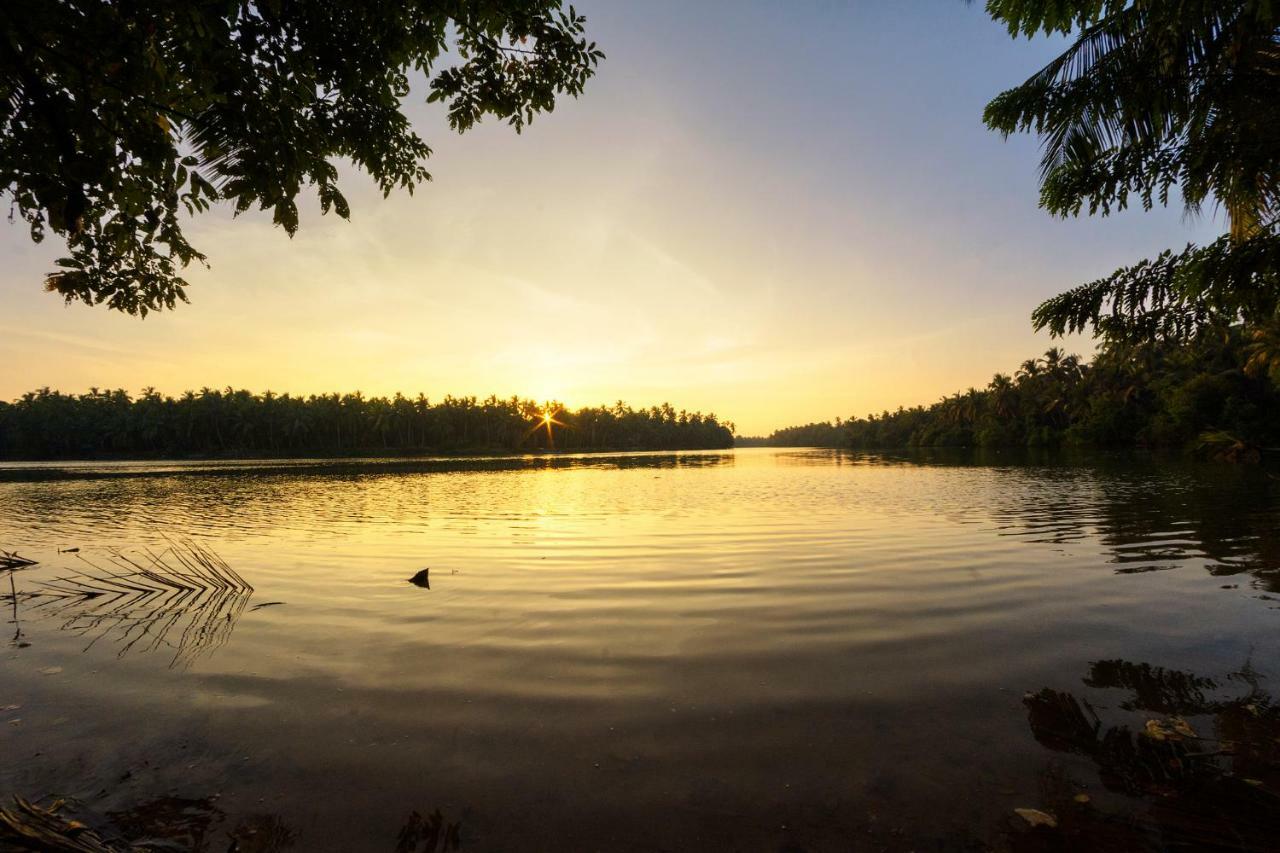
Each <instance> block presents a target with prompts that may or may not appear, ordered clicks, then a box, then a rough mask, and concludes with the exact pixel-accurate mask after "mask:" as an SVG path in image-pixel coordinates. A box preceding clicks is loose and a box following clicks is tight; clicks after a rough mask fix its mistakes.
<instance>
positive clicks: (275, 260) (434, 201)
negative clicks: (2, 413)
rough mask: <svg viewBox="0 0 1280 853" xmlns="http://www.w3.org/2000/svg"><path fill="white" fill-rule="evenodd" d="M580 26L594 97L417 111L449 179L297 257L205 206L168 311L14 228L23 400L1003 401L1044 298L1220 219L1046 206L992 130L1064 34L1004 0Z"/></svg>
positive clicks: (1, 345)
mask: <svg viewBox="0 0 1280 853" xmlns="http://www.w3.org/2000/svg"><path fill="white" fill-rule="evenodd" d="M577 6H578V8H579V9H580V10H581V11H583V12H584V13H585V14H586V15H587V17H588V30H589V32H590V34H591V36H592V37H593V38H594V39H596V40H597V41H598V42H599V43H600V45H601V47H602V48H603V49H604V50H605V52H606V53H607V55H608V58H607V59H606V60H605V61H604V63H603V64H602V65H601V68H600V72H599V74H598V76H597V77H596V78H595V79H594V80H593V81H592V82H591V83H590V84H589V85H588V88H587V92H586V94H585V95H584V96H583V97H582V98H581V99H580V100H578V101H565V102H563V103H562V104H561V106H560V107H559V108H558V109H557V110H556V112H555V113H553V114H551V115H548V116H541V117H539V118H538V119H537V121H535V123H534V125H533V127H532V128H530V129H529V130H527V131H526V132H525V134H524V135H523V136H517V135H515V134H514V133H513V132H511V131H510V130H509V129H507V128H506V127H504V126H501V125H498V124H491V125H488V126H485V127H482V128H480V129H478V130H476V131H473V132H471V133H469V134H467V135H465V136H461V137H459V136H457V135H455V134H453V133H452V132H450V131H449V130H448V128H447V127H446V126H445V124H444V121H443V117H442V111H441V110H439V109H438V108H436V107H434V106H432V107H428V106H426V105H425V104H423V103H422V96H421V94H418V95H415V97H414V99H413V104H412V105H411V107H410V110H411V113H412V115H413V116H414V118H415V120H416V122H417V124H418V126H419V128H420V129H421V132H422V134H423V136H424V137H425V138H426V140H427V141H428V143H430V144H431V145H432V147H433V148H434V149H435V154H434V156H433V157H432V160H431V162H430V164H429V165H430V168H431V170H432V172H433V174H434V176H435V180H434V182H432V183H431V184H429V185H426V186H424V187H422V188H420V190H419V191H418V193H417V194H416V195H414V196H413V197H410V196H408V195H407V194H400V195H394V196H392V197H391V198H390V199H387V200H382V199H381V197H380V194H379V193H378V192H377V190H376V188H374V187H373V186H372V184H371V183H370V182H369V181H367V180H366V179H364V178H362V177H360V176H356V175H352V176H350V177H349V178H348V179H347V181H346V183H345V190H346V193H347V196H348V198H349V200H350V201H351V203H352V208H353V216H352V220H351V221H350V222H344V221H342V220H340V219H338V218H337V217H334V216H329V217H321V216H319V213H318V208H317V205H316V204H315V203H314V201H311V202H309V204H308V210H309V211H310V212H309V214H308V215H307V216H305V217H304V222H303V226H302V230H301V231H300V233H299V234H298V236H297V237H296V238H294V239H293V240H290V239H288V238H287V237H286V236H285V234H284V233H283V232H282V231H280V230H279V229H276V228H274V227H273V226H272V225H271V223H270V219H269V217H263V216H260V215H254V216H245V217H241V218H240V219H238V220H232V218H231V217H230V215H229V213H228V212H226V211H220V212H218V213H216V214H214V215H210V216H206V217H203V218H202V219H201V220H199V221H198V223H193V224H192V225H191V226H190V228H189V229H188V236H189V237H190V238H191V240H192V242H193V243H194V244H195V245H196V246H197V247H198V248H200V249H201V250H203V251H204V252H205V253H206V254H207V255H208V256H209V260H210V264H211V267H210V269H208V270H205V269H202V268H201V269H194V268H193V269H191V270H190V271H189V275H188V278H189V280H190V281H191V283H192V287H191V289H190V296H191V304H190V305H184V306H181V307H179V309H178V310H176V311H174V312H172V313H168V314H161V315H152V316H150V317H148V318H147V319H146V320H139V319H136V318H133V317H129V316H125V315H120V314H117V313H114V312H108V311H107V310H106V309H105V308H101V307H99V308H88V307H85V306H83V305H79V304H77V305H73V306H71V307H66V306H64V305H63V304H62V302H61V301H60V300H59V299H58V298H57V297H54V296H51V295H48V294H45V293H43V292H42V290H41V281H42V276H43V273H45V272H46V271H48V270H49V269H51V266H52V260H53V259H54V258H55V257H57V256H58V254H59V253H60V252H59V250H60V248H61V246H60V245H59V244H58V242H57V241H56V240H50V241H48V242H47V243H46V244H45V245H43V246H33V245H31V244H30V242H29V239H28V236H27V233H26V230H25V229H24V228H23V227H22V226H21V225H10V226H9V227H8V228H5V229H2V230H0V240H2V241H3V242H2V243H0V257H2V258H3V261H4V263H3V268H2V270H0V279H2V280H0V364H2V365H3V367H0V397H3V398H5V399H11V398H14V397H16V396H18V395H20V394H21V393H23V392H24V391H28V390H31V389H33V388H37V387H40V386H45V385H48V386H52V387H55V388H58V389H61V390H64V391H73V392H80V391H84V390H86V389H87V388H89V387H90V386H99V387H123V388H126V389H128V390H129V391H131V392H136V391H138V390H139V389H141V388H142V387H144V386H148V385H150V386H154V387H156V388H158V389H159V390H161V391H163V392H166V393H175V394H176V393H180V392H181V391H183V390H184V389H187V388H199V387H201V386H205V385H209V386H216V387H222V386H227V385H233V386H236V387H246V388H249V389H251V390H254V391H262V390H265V389H268V388H269V389H271V390H274V391H277V392H286V391H288V392H292V393H302V394H306V393H313V392H322V391H335V390H336V391H349V390H355V389H360V390H362V391H364V392H365V393H366V394H384V393H385V394H389V393H393V392H395V391H397V390H401V391H404V392H406V393H409V394H416V393H417V392H419V391H421V392H423V393H426V394H427V395H428V396H430V397H432V398H438V397H442V396H444V395H445V394H448V393H452V394H454V395H472V394H474V395H477V396H481V397H484V396H487V395H488V394H490V393H496V394H498V395H499V396H503V397H506V396H510V395H512V394H519V395H521V396H530V397H536V398H538V399H546V398H557V399H560V400H562V401H564V402H565V403H567V404H569V405H570V406H578V405H587V404H595V403H601V402H612V401H614V400H617V399H623V400H626V401H627V402H630V403H632V404H635V405H649V404H652V403H659V402H662V401H664V400H669V401H670V402H671V403H672V404H673V405H675V406H676V407H677V408H687V409H690V410H692V409H701V410H703V411H714V412H716V413H717V414H718V415H720V416H722V417H724V418H727V419H730V420H733V421H735V422H736V424H737V426H738V430H739V432H742V433H749V434H754V433H765V432H768V431H770V430H772V429H775V428H777V427H782V426H786V425H788V424H793V423H802V422H806V421H812V420H825V419H829V418H832V417H834V416H836V415H840V416H846V417H847V416H850V415H864V414H866V413H868V412H870V411H873V410H880V409H882V408H886V407H896V406H897V405H899V404H906V405H911V404H915V403H924V402H929V401H932V400H934V399H936V398H937V397H939V396H940V395H942V394H944V393H949V392H951V391H954V390H959V389H963V388H966V387H968V386H970V385H978V386H981V385H984V384H985V383H986V382H987V381H988V380H989V379H990V377H991V374H992V373H994V372H995V371H998V370H999V371H1012V370H1013V369H1014V368H1015V367H1016V366H1017V364H1018V363H1019V362H1021V361H1022V360H1023V359H1025V358H1027V357H1029V356H1032V355H1034V354H1037V353H1039V352H1041V351H1043V350H1044V349H1045V348H1046V347H1047V346H1049V345H1050V343H1051V342H1050V341H1049V339H1048V337H1047V336H1046V335H1035V334H1033V332H1032V330H1031V327H1030V323H1029V321H1028V314H1029V313H1030V311H1031V309H1032V308H1033V307H1034V306H1035V305H1036V304H1037V303H1038V302H1039V301H1040V300H1041V299H1043V298H1045V297H1047V296H1050V295H1052V294H1054V293H1056V292H1058V291H1061V290H1064V289H1066V288H1068V287H1071V286H1073V285H1075V284H1078V283H1081V282H1084V281H1087V280H1090V279H1093V278H1097V277H1099V276H1101V275H1103V274H1106V273H1108V272H1110V271H1112V270H1113V269H1114V268H1115V267H1117V266H1120V265H1123V264H1126V263H1129V262H1132V261H1135V260H1138V259H1140V258H1142V257H1146V256H1148V255H1150V254H1154V253H1155V252H1158V251H1159V250H1161V249H1164V248H1168V247H1171V246H1177V247H1180V246H1181V245H1183V244H1184V243H1186V242H1187V241H1190V240H1202V239H1204V238H1206V237H1208V236H1210V235H1212V234H1216V233H1218V232H1219V231H1221V230H1222V229H1221V223H1220V221H1216V220H1214V219H1212V218H1207V219H1204V220H1199V221H1187V220H1185V219H1184V218H1183V216H1182V214H1181V212H1180V211H1178V210H1171V211H1158V212H1155V213H1150V214H1145V213H1142V212H1141V211H1138V212H1134V213H1130V214H1126V215H1124V216H1119V217H1115V218H1112V219H1107V220H1101V219H1094V220H1089V219H1080V220H1071V221H1065V222H1064V221H1060V220H1055V219H1053V218H1051V217H1049V216H1048V215H1047V214H1045V213H1044V212H1042V211H1040V210H1039V209H1038V208H1037V206H1036V199H1037V188H1036V174H1037V160H1038V156H1037V144H1036V142H1035V140H1034V139H1032V138H1028V137H1023V138H1019V139H1014V140H1010V141H1008V142H1005V141H1002V140H1001V139H1000V138H999V137H998V136H997V135H996V134H993V133H991V132H990V131H988V130H987V129H986V128H985V127H984V126H983V125H982V121H981V113H982V107H983V105H984V104H985V103H986V101H987V100H988V99H990V97H991V96H993V95H995V94H996V93H997V92H999V91H1000V90H1001V89H1003V88H1007V87H1008V86H1010V85H1012V84H1014V83H1016V82H1020V81H1021V80H1022V79H1024V78H1025V77H1026V76H1028V75H1029V74H1030V73H1031V72H1032V71H1033V70H1035V69H1036V68H1037V67H1038V66H1039V65H1040V64H1042V63H1043V61H1045V60H1046V59H1047V58H1048V57H1049V56H1050V55H1051V54H1052V53H1053V51H1054V49H1055V47H1057V45H1056V44H1055V43H1053V42H1050V41H1048V40H1040V41H1037V42H1030V43H1029V42H1027V41H1019V42H1014V41H1012V40H1011V39H1010V38H1009V37H1008V35H1007V34H1006V33H1005V31H1004V30H1003V29H1002V28H1000V27H999V26H997V25H996V24H994V23H992V22H991V21H990V20H989V19H988V18H987V17H986V15H985V14H984V13H983V12H982V9H981V3H975V4H972V5H966V4H964V3H962V2H960V0H929V2H925V0H919V2H910V3H901V2H889V0H874V2H873V0H865V1H864V2H832V0H812V2H782V0H773V1H772V2H753V3H745V2H699V3H696V4H690V3H682V2H666V0H663V2H658V0H650V2H645V3H634V2H623V0H581V2H580V3H578V4H577ZM1067 346H1068V348H1069V349H1072V350H1074V351H1078V352H1088V351H1089V350H1090V348H1091V343H1090V342H1089V341H1088V340H1087V339H1072V340H1070V341H1068V343H1067Z"/></svg>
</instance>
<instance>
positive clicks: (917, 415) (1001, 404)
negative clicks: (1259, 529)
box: [765, 327, 1280, 454]
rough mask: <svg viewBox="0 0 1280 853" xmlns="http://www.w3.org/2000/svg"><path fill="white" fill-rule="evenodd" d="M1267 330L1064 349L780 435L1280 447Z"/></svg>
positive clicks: (801, 439)
mask: <svg viewBox="0 0 1280 853" xmlns="http://www.w3.org/2000/svg"><path fill="white" fill-rule="evenodd" d="M1267 346H1268V344H1267V342H1266V341H1265V340H1260V339H1259V338H1258V336H1256V335H1249V334H1247V333H1246V332H1245V331H1244V330H1242V329H1240V328H1239V327H1232V328H1228V329H1213V330H1210V331H1208V332H1206V333H1205V334H1202V335H1201V336H1200V337H1199V338H1198V339H1197V340H1196V341H1194V342H1193V343H1191V344H1190V345H1173V344H1161V343H1152V344H1142V345H1137V346H1118V345H1104V346H1103V348H1102V349H1101V350H1100V351H1099V353H1098V355H1097V356H1096V357H1095V358H1094V360H1093V361H1092V362H1091V363H1086V362H1084V361H1082V360H1081V359H1080V358H1079V357H1078V356H1075V355H1066V354H1065V353H1063V351H1062V350H1060V349H1057V348H1054V349H1050V350H1049V351H1048V352H1046V353H1045V354H1044V356H1043V357H1042V358H1038V359H1029V360H1027V361H1025V362H1023V363H1022V366H1021V367H1020V368H1018V370H1017V372H1016V373H1015V374H1014V375H1012V376H1009V375H1006V374H1002V373H999V374H996V376H995V377H994V378H993V379H992V380H991V382H990V383H989V384H988V385H987V387H986V388H982V389H978V388H970V389H969V390H967V391H964V392H961V393H957V394H952V395H951V396H949V397H944V398H943V399H941V400H939V401H938V402H936V403H934V404H933V405H931V406H916V407H913V408H909V409H908V408H899V409H898V410H897V411H894V412H889V411H885V412H882V413H880V414H878V415H870V416H868V417H865V418H855V419H852V420H848V421H843V422H841V421H840V420H836V422H835V423H820V424H808V425H806V426H800V427H792V428H790V429H784V430H779V431H777V432H775V433H773V434H772V435H771V436H769V437H768V439H766V440H765V441H766V443H768V444H770V445H775V446H787V445H790V446H797V445H808V446H844V447H852V448H855V449H875V448H904V447H1052V446H1058V445H1071V446H1078V447H1151V448H1156V447H1161V448H1188V447H1196V446H1204V447H1206V448H1207V449H1209V450H1211V451H1214V452H1221V453H1227V454H1232V453H1240V452H1242V451H1248V450H1249V449H1252V448H1269V447H1276V446H1280V393H1278V392H1277V387H1276V384H1275V382H1274V381H1273V379H1272V378H1270V377H1269V376H1268V375H1267V373H1266V371H1265V370H1259V369H1257V368H1258V367H1259V365H1261V366H1262V367H1263V368H1265V367H1266V366H1267V365H1268V364H1269V362H1268V361H1265V360H1260V357H1261V354H1263V353H1264V352H1269V350H1267V349H1266V347H1267Z"/></svg>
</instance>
